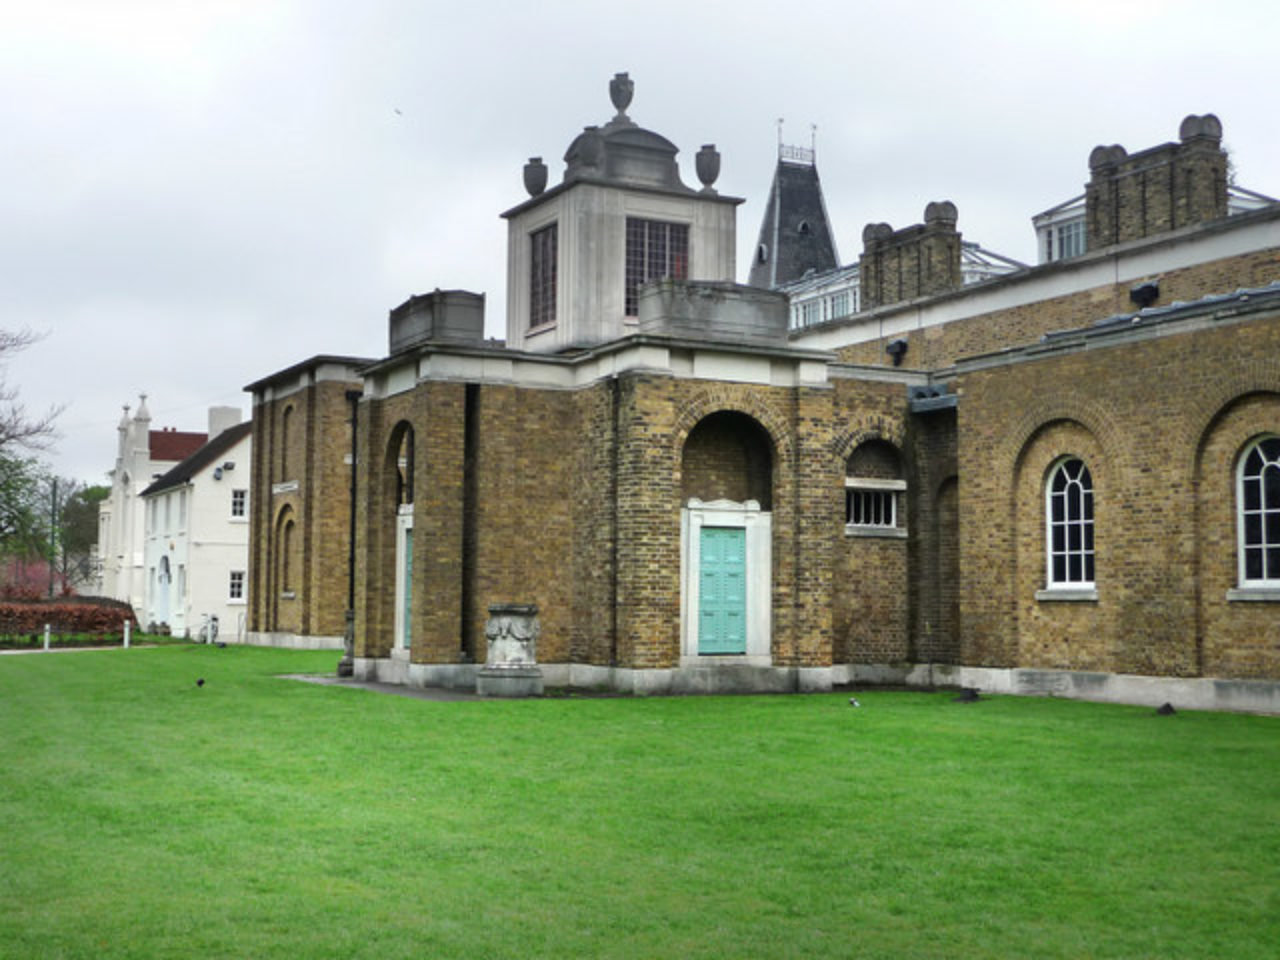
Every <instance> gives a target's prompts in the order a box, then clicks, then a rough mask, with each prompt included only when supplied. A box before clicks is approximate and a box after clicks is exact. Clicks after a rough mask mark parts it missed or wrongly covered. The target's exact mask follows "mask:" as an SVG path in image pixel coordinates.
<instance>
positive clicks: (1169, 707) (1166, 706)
mask: <svg viewBox="0 0 1280 960" xmlns="http://www.w3.org/2000/svg"><path fill="white" fill-rule="evenodd" d="M1177 712H1178V711H1177V710H1175V709H1173V704H1172V703H1162V704H1161V705H1160V706H1158V707H1156V713H1157V714H1159V715H1160V716H1162V717H1172V716H1173V715H1174V714H1175V713H1177Z"/></svg>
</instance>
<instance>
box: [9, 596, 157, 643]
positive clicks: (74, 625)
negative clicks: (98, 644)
mask: <svg viewBox="0 0 1280 960" xmlns="http://www.w3.org/2000/svg"><path fill="white" fill-rule="evenodd" d="M126 620H128V621H129V623H130V625H131V628H132V629H134V630H136V629H137V628H138V621H137V618H136V617H135V616H134V615H133V608H132V607H130V606H129V604H127V603H124V602H122V601H119V600H108V599H106V598H103V597H74V598H66V599H62V600H42V601H23V600H0V634H4V635H7V636H15V635H21V634H33V633H43V632H44V627H45V624H48V625H49V629H50V631H51V632H53V633H60V634H61V633H94V634H101V633H120V632H121V631H122V630H123V625H124V622H125V621H126Z"/></svg>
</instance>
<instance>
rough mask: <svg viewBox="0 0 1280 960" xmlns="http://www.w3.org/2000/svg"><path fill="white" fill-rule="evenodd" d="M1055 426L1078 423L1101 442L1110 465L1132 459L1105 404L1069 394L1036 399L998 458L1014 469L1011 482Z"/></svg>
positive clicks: (1009, 434) (1121, 434)
mask: <svg viewBox="0 0 1280 960" xmlns="http://www.w3.org/2000/svg"><path fill="white" fill-rule="evenodd" d="M1055 423H1075V424H1078V425H1080V426H1081V427H1083V428H1084V429H1085V430H1086V431H1088V432H1089V433H1090V434H1091V435H1092V436H1093V438H1094V439H1095V440H1096V441H1097V442H1098V446H1100V447H1101V448H1102V451H1103V453H1104V454H1105V455H1106V458H1107V461H1108V464H1109V465H1111V466H1115V467H1118V466H1120V465H1122V464H1123V463H1125V462H1127V461H1128V460H1129V458H1130V454H1129V453H1128V449H1127V445H1126V444H1125V442H1124V436H1123V433H1122V431H1121V430H1120V428H1119V426H1117V424H1116V422H1115V420H1114V419H1112V417H1111V415H1110V414H1109V413H1107V411H1106V409H1105V408H1104V407H1103V406H1102V404H1100V403H1098V402H1097V401H1096V400H1093V399H1091V398H1089V397H1086V396H1084V395H1083V394H1080V393H1076V392H1074V391H1068V392H1067V393H1065V394H1062V395H1061V396H1056V397H1045V398H1042V399H1038V400H1033V401H1032V402H1031V403H1030V404H1029V405H1028V406H1027V409H1026V410H1024V411H1023V413H1022V416H1020V417H1019V418H1018V419H1017V420H1016V421H1014V423H1013V424H1012V425H1011V427H1010V429H1009V432H1008V433H1007V434H1006V435H1005V440H1004V443H1003V444H1002V445H1001V447H1000V451H999V456H998V457H997V465H998V464H1009V465H1010V466H1011V467H1012V470H1011V472H1010V478H1011V480H1014V481H1015V482H1016V477H1017V476H1018V474H1020V473H1021V471H1022V461H1023V458H1024V457H1025V456H1026V453H1027V450H1028V449H1030V447H1031V444H1032V442H1033V441H1034V440H1035V438H1036V436H1038V435H1039V434H1040V433H1041V432H1042V431H1044V430H1045V429H1047V428H1048V427H1051V426H1053V425H1054V424H1055Z"/></svg>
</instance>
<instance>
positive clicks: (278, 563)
mask: <svg viewBox="0 0 1280 960" xmlns="http://www.w3.org/2000/svg"><path fill="white" fill-rule="evenodd" d="M300 540H301V537H299V536H298V524H297V515H296V514H295V513H294V509H293V507H292V505H290V504H285V505H284V506H283V507H281V508H280V511H279V513H277V514H276V521H275V524H274V525H273V528H272V538H271V542H272V564H271V583H270V585H269V590H270V597H271V623H272V629H274V630H277V631H282V632H287V633H296V632H298V631H299V630H301V628H302V618H301V606H300V604H299V602H298V590H299V587H300V584H299V582H298V581H299V578H300V577H301V575H302V558H301V557H300V556H299V553H300V551H301V543H300Z"/></svg>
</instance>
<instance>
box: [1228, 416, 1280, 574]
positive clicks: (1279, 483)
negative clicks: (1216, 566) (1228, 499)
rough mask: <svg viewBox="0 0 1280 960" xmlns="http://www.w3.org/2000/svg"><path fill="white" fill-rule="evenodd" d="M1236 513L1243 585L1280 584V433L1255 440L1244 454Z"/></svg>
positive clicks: (1241, 463) (1239, 477)
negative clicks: (1278, 435) (1277, 435)
mask: <svg viewBox="0 0 1280 960" xmlns="http://www.w3.org/2000/svg"><path fill="white" fill-rule="evenodd" d="M1236 517H1237V521H1236V522H1237V523H1238V525H1239V536H1238V538H1237V540H1238V542H1239V544H1240V584H1241V586H1252V587H1262V586H1266V587H1278V586H1280V437H1262V438H1261V439H1258V440H1255V441H1254V442H1253V443H1252V444H1250V445H1249V446H1248V447H1246V448H1245V451H1244V455H1243V456H1241V457H1240V466H1239V472H1238V474H1237V487H1236Z"/></svg>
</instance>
